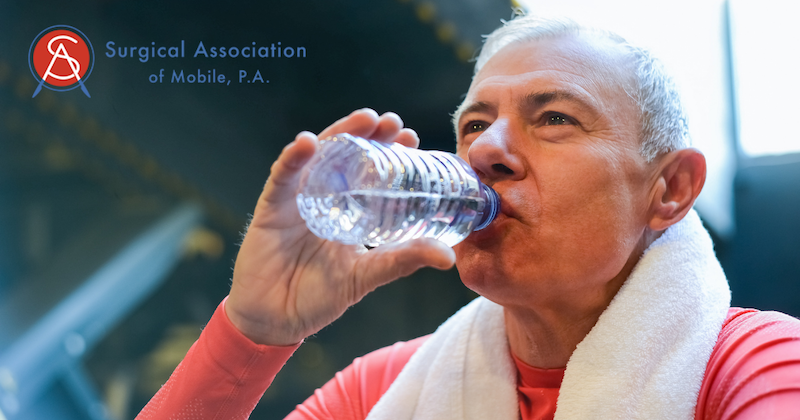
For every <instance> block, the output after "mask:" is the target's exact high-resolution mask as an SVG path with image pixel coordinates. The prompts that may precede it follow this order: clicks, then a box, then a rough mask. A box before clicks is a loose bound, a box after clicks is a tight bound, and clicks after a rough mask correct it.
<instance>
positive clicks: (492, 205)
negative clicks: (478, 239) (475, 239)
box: [475, 184, 500, 231]
mask: <svg viewBox="0 0 800 420" xmlns="http://www.w3.org/2000/svg"><path fill="white" fill-rule="evenodd" d="M481 195H482V196H483V199H484V200H486V205H485V206H484V207H483V215H482V216H481V221H480V223H478V226H477V227H476V228H475V230H476V231H478V230H481V229H483V228H485V227H486V226H489V223H492V221H493V220H494V218H495V217H497V214H498V213H500V195H499V194H497V191H495V190H493V189H492V187H490V186H488V185H485V184H481Z"/></svg>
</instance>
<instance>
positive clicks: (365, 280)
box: [355, 238, 456, 298]
mask: <svg viewBox="0 0 800 420" xmlns="http://www.w3.org/2000/svg"><path fill="white" fill-rule="evenodd" d="M455 262H456V254H455V252H454V251H453V249H452V248H450V247H449V246H447V245H445V244H444V243H443V242H440V241H437V240H435V239H429V238H425V239H415V240H413V241H408V242H404V243H400V244H391V245H381V246H379V247H377V248H375V249H372V250H370V251H369V252H367V253H366V254H365V255H364V256H363V257H362V258H361V260H360V261H359V262H358V263H357V266H356V268H355V269H356V278H355V281H356V287H355V290H356V293H357V294H358V295H359V296H358V298H360V296H363V295H365V294H367V293H369V292H370V291H372V290H374V289H375V288H377V287H378V286H382V285H384V284H386V283H389V282H391V281H394V280H396V279H398V278H400V277H405V276H408V275H410V274H412V273H413V272H415V271H417V270H419V269H420V268H422V267H433V268H437V269H439V270H447V269H449V268H451V267H452V266H453V265H454V264H455Z"/></svg>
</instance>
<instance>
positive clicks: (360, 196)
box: [298, 190, 486, 246]
mask: <svg viewBox="0 0 800 420" xmlns="http://www.w3.org/2000/svg"><path fill="white" fill-rule="evenodd" d="M298 202H299V203H301V204H302V207H303V209H302V210H301V212H302V213H305V214H306V215H307V216H310V217H304V218H306V220H307V221H309V222H310V223H309V228H311V230H312V231H313V232H314V233H315V234H317V235H318V236H321V237H324V238H329V239H333V240H337V241H340V242H344V243H349V244H365V245H370V246H378V245H382V244H386V243H392V242H401V241H405V240H409V239H414V238H420V237H429V238H436V239H438V240H440V241H442V242H444V243H446V244H448V245H450V246H452V245H455V244H457V243H458V242H461V241H462V240H463V239H464V238H466V237H467V235H469V233H470V232H472V230H473V228H474V227H475V225H476V224H477V223H478V222H479V218H480V217H479V216H480V215H481V213H480V212H481V211H483V208H484V206H485V205H486V203H485V200H484V199H483V198H480V197H447V196H444V195H442V194H437V193H427V192H414V191H385V190H352V191H345V192H341V193H335V194H325V195H306V196H302V194H301V197H299V200H298Z"/></svg>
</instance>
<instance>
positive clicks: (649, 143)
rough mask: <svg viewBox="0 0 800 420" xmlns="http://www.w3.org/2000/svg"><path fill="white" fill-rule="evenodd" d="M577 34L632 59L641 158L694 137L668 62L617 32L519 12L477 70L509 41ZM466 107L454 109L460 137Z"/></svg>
mask: <svg viewBox="0 0 800 420" xmlns="http://www.w3.org/2000/svg"><path fill="white" fill-rule="evenodd" d="M578 33H591V34H596V35H599V36H603V37H605V38H607V39H609V40H611V41H614V42H616V43H618V44H619V45H620V46H621V47H623V51H625V52H626V53H627V55H628V57H629V58H630V60H631V62H632V63H634V67H635V74H634V79H635V82H636V86H634V88H633V92H627V94H628V96H630V97H631V98H632V99H633V100H634V101H635V102H636V104H637V105H638V107H639V110H640V123H641V128H640V137H641V148H640V151H641V154H642V156H643V157H644V158H645V159H646V160H647V161H648V162H650V161H652V160H653V159H655V157H656V156H658V155H660V154H662V153H669V152H672V151H675V150H680V149H683V148H685V147H688V145H689V144H690V138H689V128H688V125H687V123H686V114H685V112H684V109H683V106H682V105H681V100H680V94H679V93H678V89H677V87H676V86H675V82H674V81H673V79H672V77H670V75H669V74H668V73H667V71H666V69H665V67H664V64H663V63H662V62H661V61H660V60H659V59H657V58H656V57H655V56H653V54H652V53H651V52H650V51H649V50H647V49H645V48H642V47H638V46H634V45H632V44H630V43H629V42H627V41H626V40H625V39H624V38H622V37H621V36H619V35H617V34H615V33H613V32H610V31H605V30H601V29H596V28H590V27H586V26H583V25H580V24H578V23H576V22H574V21H572V20H569V19H566V18H544V17H538V16H533V15H528V16H518V17H516V18H514V19H512V20H509V21H504V22H503V26H501V27H499V28H497V29H495V30H494V32H492V33H491V34H490V35H488V36H487V37H486V40H485V42H484V45H483V48H481V51H480V54H479V55H478V57H477V59H476V63H475V74H478V72H479V71H480V70H481V68H483V66H484V65H485V64H486V62H488V61H489V59H490V58H492V57H493V56H494V55H495V54H496V53H497V52H498V51H500V50H501V49H503V48H504V47H506V46H508V45H510V44H513V43H516V42H525V41H537V40H542V39H547V38H555V37H558V36H562V35H570V34H578ZM473 77H474V76H473ZM464 105H465V104H461V105H460V106H459V107H458V109H457V110H456V112H455V113H453V127H454V128H455V130H456V136H457V135H458V119H459V118H460V116H461V113H462V111H463V107H464Z"/></svg>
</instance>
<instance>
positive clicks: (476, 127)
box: [464, 121, 486, 134]
mask: <svg viewBox="0 0 800 420" xmlns="http://www.w3.org/2000/svg"><path fill="white" fill-rule="evenodd" d="M483 130H486V123H485V122H483V121H470V122H468V123H467V124H465V125H464V134H470V133H476V132H478V131H483Z"/></svg>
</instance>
